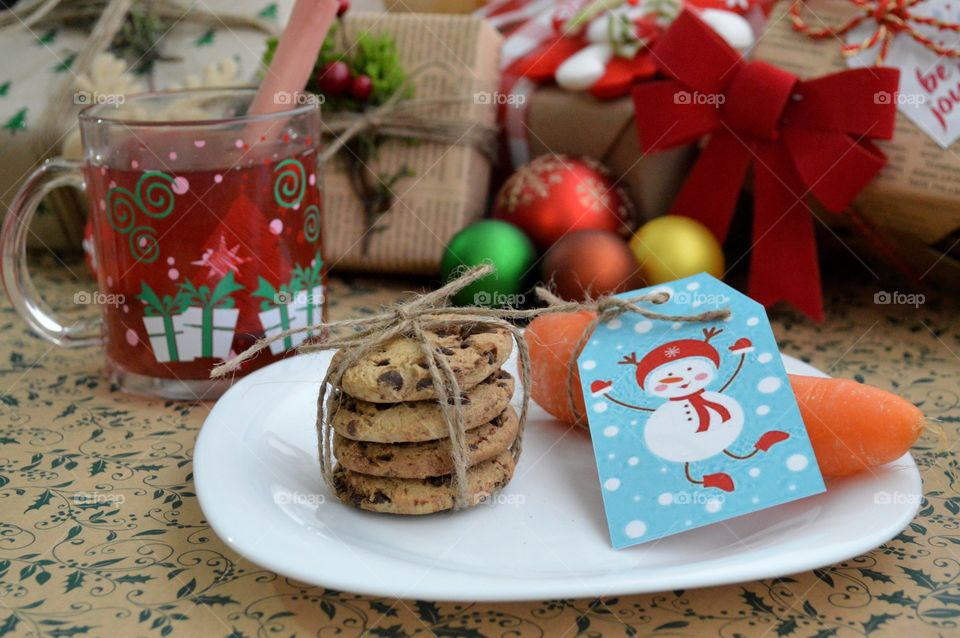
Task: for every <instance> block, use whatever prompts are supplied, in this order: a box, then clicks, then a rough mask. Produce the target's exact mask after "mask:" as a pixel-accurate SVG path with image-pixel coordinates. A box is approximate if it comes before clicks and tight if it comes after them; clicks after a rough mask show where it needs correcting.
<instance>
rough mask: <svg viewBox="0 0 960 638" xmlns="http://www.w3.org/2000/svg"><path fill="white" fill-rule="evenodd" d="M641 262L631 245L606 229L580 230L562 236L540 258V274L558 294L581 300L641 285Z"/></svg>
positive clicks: (568, 298)
mask: <svg viewBox="0 0 960 638" xmlns="http://www.w3.org/2000/svg"><path fill="white" fill-rule="evenodd" d="M639 271H640V265H639V264H638V263H637V260H636V259H635V258H634V256H633V252H632V251H631V250H630V246H629V245H628V244H627V242H626V240H624V239H623V238H622V237H620V235H618V234H616V233H613V232H610V231H609V230H580V231H577V232H574V233H570V234H569V235H565V236H564V237H563V238H562V239H560V241H558V242H557V243H556V244H554V245H553V247H552V248H550V250H548V251H547V254H546V255H545V256H544V258H543V276H544V279H545V280H546V281H548V282H551V281H552V282H553V285H554V287H555V290H556V293H557V295H559V296H560V297H562V298H564V299H567V300H568V301H583V300H585V299H586V298H588V297H589V298H593V299H595V298H597V297H599V296H601V295H609V294H616V293H618V292H626V291H627V290H633V289H634V288H639V287H640V286H642V280H641V278H640V276H639Z"/></svg>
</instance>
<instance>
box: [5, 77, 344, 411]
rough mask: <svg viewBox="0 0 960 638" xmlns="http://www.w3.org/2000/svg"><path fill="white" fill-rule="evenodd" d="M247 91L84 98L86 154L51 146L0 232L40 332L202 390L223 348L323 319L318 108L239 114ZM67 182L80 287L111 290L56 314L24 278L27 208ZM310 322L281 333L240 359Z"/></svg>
mask: <svg viewBox="0 0 960 638" xmlns="http://www.w3.org/2000/svg"><path fill="white" fill-rule="evenodd" d="M255 95H256V90H255V89H243V88H239V89H189V90H183V91H158V92H154V93H141V94H138V95H130V96H127V99H126V100H124V101H123V103H115V104H93V105H91V106H89V107H87V108H85V109H84V110H83V111H82V112H81V113H80V115H79V122H80V132H81V137H82V140H83V155H84V158H83V161H82V162H77V161H74V160H67V159H62V158H54V159H51V160H47V161H46V162H45V163H44V164H43V165H41V166H40V167H39V168H37V169H36V170H34V171H33V172H32V173H31V174H30V175H29V176H28V177H27V179H26V181H25V182H24V184H23V186H22V187H21V188H20V190H19V191H18V192H17V195H16V197H15V198H14V201H13V203H12V205H11V207H10V213H9V214H8V215H7V216H6V219H5V220H4V224H3V230H2V233H0V247H2V255H3V258H4V259H3V263H4V267H3V269H2V275H3V283H4V288H5V290H6V291H7V293H8V296H9V298H10V301H11V303H12V305H13V307H14V308H15V309H16V311H17V312H18V313H19V314H20V316H21V317H23V319H24V320H25V321H26V322H27V323H28V324H29V325H30V327H31V328H32V329H33V331H34V332H35V333H36V334H38V335H40V336H41V337H43V338H45V339H47V340H49V341H50V342H52V343H54V344H55V345H58V346H66V347H86V346H95V347H98V348H100V349H101V350H102V351H104V352H105V354H106V360H107V366H108V368H109V370H110V373H111V377H112V378H113V380H114V381H115V382H116V383H117V384H118V386H119V387H120V388H122V389H123V390H126V391H129V392H136V393H142V394H150V395H154V396H161V397H166V398H175V399H198V398H214V397H216V396H218V395H219V394H220V393H222V392H223V391H224V390H225V389H226V388H227V387H229V385H230V380H222V379H220V380H214V379H210V378H209V374H210V370H211V368H212V367H213V366H214V365H216V364H217V363H218V362H220V361H223V360H225V359H227V358H229V357H230V356H231V355H233V354H234V353H236V352H240V351H242V350H244V349H246V348H247V347H249V346H250V345H252V344H253V343H254V342H255V341H256V340H257V339H259V338H261V337H263V336H265V335H272V334H276V333H278V332H281V331H283V330H287V329H290V328H294V327H305V326H309V325H313V324H315V323H319V322H321V321H323V319H324V301H325V298H326V295H325V292H326V286H325V279H324V263H323V257H322V250H321V243H320V242H321V227H322V221H323V220H322V217H323V204H322V199H321V197H322V196H321V188H320V187H321V184H320V177H319V173H318V171H319V167H318V160H317V142H318V140H319V139H320V137H319V136H320V110H319V107H318V105H316V104H307V105H297V106H296V107H295V108H291V109H289V110H284V111H276V112H274V111H271V112H269V113H266V114H260V115H250V114H249V112H250V108H251V103H252V101H253V99H254V96H255ZM64 185H70V186H73V187H76V188H84V189H85V190H86V195H87V199H88V201H89V210H90V215H89V224H88V229H87V233H86V236H85V238H84V248H85V250H87V252H88V257H89V262H90V264H91V265H92V266H93V270H95V271H96V275H97V291H96V292H97V294H96V295H91V294H90V293H89V291H86V290H80V291H78V292H77V295H75V299H76V298H82V299H87V298H94V297H95V298H96V299H107V300H108V301H107V302H106V303H101V304H100V318H99V321H96V320H92V319H90V318H84V319H82V320H80V321H74V322H72V323H67V322H65V321H63V320H62V319H61V318H60V317H58V316H57V313H56V312H54V311H53V310H52V309H51V308H50V307H49V306H47V305H46V304H44V303H43V300H42V299H39V298H38V297H37V294H36V289H35V287H34V286H33V285H32V283H31V282H30V275H29V267H28V264H27V257H26V246H27V241H26V240H27V237H28V235H29V227H30V220H31V219H32V218H33V216H34V215H35V214H36V212H37V209H38V207H39V204H40V202H41V201H42V200H43V198H44V197H45V196H46V195H47V193H49V192H50V191H52V190H54V189H56V188H59V187H61V186H64ZM78 303H79V302H78ZM307 336H308V335H307V334H304V335H297V336H296V337H291V338H289V339H285V340H283V341H282V342H281V343H279V344H278V345H277V346H275V347H274V348H272V349H271V352H269V353H264V356H260V357H257V358H256V359H255V360H253V361H251V362H250V364H249V365H245V366H244V368H243V370H241V371H240V374H246V373H247V372H250V371H251V370H254V369H256V368H259V367H261V366H264V365H266V364H268V363H271V362H272V361H275V360H276V359H277V358H278V357H280V356H282V355H283V354H284V352H285V351H286V350H288V349H290V348H293V347H295V346H297V345H299V343H301V342H302V341H303V339H305V338H307Z"/></svg>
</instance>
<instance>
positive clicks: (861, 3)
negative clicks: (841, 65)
mask: <svg viewBox="0 0 960 638" xmlns="http://www.w3.org/2000/svg"><path fill="white" fill-rule="evenodd" d="M923 1H924V0H850V2H852V3H853V4H854V5H856V6H857V7H859V8H860V9H861V11H860V12H859V13H858V14H857V15H855V16H854V17H852V18H850V19H849V20H847V21H846V22H844V23H842V24H840V25H837V26H827V27H820V28H817V27H812V26H810V25H809V24H807V23H806V21H805V20H804V19H803V16H802V15H801V13H802V11H803V7H804V5H805V4H806V0H793V3H792V4H791V5H790V20H791V21H792V22H793V28H794V30H796V31H799V32H800V33H803V34H805V35H807V36H808V37H810V38H813V39H815V40H819V39H823V38H829V37H838V38H839V37H843V36H845V35H846V34H847V33H849V32H850V31H852V30H853V29H856V28H857V27H858V26H860V25H861V24H863V23H864V22H867V21H873V22H874V23H875V24H876V28H875V29H874V31H873V33H872V34H870V35H869V36H868V37H866V38H864V39H863V40H862V41H860V42H857V43H854V44H844V45H843V46H842V47H840V50H841V51H842V52H843V54H844V55H847V56H849V55H856V54H858V53H861V52H862V51H866V50H868V49H871V48H873V47H874V46H876V45H877V44H878V43H879V44H880V50H879V51H878V52H877V64H878V65H879V64H882V63H883V61H884V60H885V59H886V57H887V53H888V52H889V50H890V44H891V43H892V42H893V39H894V38H895V37H896V36H897V35H898V34H900V33H906V34H908V35H909V36H910V37H911V38H913V39H914V40H915V41H916V42H918V43H920V44H921V45H922V46H924V47H925V48H927V49H929V50H931V51H933V52H934V53H936V54H937V55H939V56H944V57H949V58H956V57H960V49H957V48H955V47H947V46H943V45H942V44H939V43H938V42H936V41H934V40H933V39H932V38H929V37H927V36H926V35H924V34H923V33H922V32H921V31H920V30H918V29H917V26H916V25H920V26H928V27H935V28H936V29H938V30H940V31H948V32H951V33H956V32H958V31H960V23H956V22H946V21H944V20H939V19H937V18H934V17H931V16H924V15H916V14H914V13H913V12H912V11H911V9H912V8H913V7H915V6H917V5H919V4H921V3H922V2H923Z"/></svg>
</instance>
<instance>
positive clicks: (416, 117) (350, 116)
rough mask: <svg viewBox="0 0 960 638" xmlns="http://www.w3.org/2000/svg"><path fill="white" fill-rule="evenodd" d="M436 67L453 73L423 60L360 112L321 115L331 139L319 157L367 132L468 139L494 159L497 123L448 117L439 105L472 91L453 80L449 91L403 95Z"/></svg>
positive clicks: (459, 101)
mask: <svg viewBox="0 0 960 638" xmlns="http://www.w3.org/2000/svg"><path fill="white" fill-rule="evenodd" d="M437 71H439V72H440V73H442V75H443V76H444V77H445V78H446V79H451V80H455V79H456V78H457V70H456V67H454V66H452V65H450V64H447V63H445V62H443V61H429V62H425V63H423V64H421V65H420V66H417V67H416V68H414V69H413V70H412V71H411V72H410V73H409V74H408V75H407V78H406V79H405V80H404V82H403V84H401V85H400V87H399V88H398V89H397V90H396V91H394V92H393V94H392V95H391V96H390V97H389V98H388V99H387V101H385V102H384V103H383V104H381V105H380V106H378V107H376V108H371V109H366V110H364V111H362V112H360V113H350V112H340V113H333V114H330V115H325V116H324V122H323V125H324V126H325V127H326V129H327V132H328V133H330V134H332V135H333V136H334V138H335V139H334V140H333V141H332V142H331V143H330V144H329V145H327V147H326V148H324V149H323V152H322V153H321V154H320V159H321V160H323V161H326V160H329V159H330V158H332V157H333V156H334V155H336V154H337V152H338V151H339V150H340V149H341V148H343V146H344V145H346V144H347V142H349V141H350V140H351V139H353V138H354V137H355V136H357V135H360V134H362V133H367V132H375V133H377V134H379V135H385V136H389V137H398V138H403V139H408V140H418V141H428V142H440V143H442V144H463V145H469V146H473V147H474V148H476V149H477V150H478V151H480V152H481V153H483V154H484V155H485V156H486V157H487V159H489V160H491V161H493V160H494V159H496V154H497V127H496V126H494V125H493V123H484V122H480V121H478V120H476V119H474V120H470V119H455V118H450V117H446V116H444V115H443V114H442V112H441V108H442V107H444V106H462V105H464V104H471V103H472V102H471V100H472V98H473V96H474V95H476V93H471V92H470V91H469V89H467V90H464V88H463V86H457V87H456V90H454V91H452V93H451V94H450V95H444V96H440V97H427V98H415V97H414V98H411V97H408V96H409V95H410V90H411V89H412V88H413V87H414V86H415V85H416V83H417V81H418V80H420V79H421V78H423V77H424V76H426V75H427V74H429V73H431V72H437ZM457 84H458V85H460V84H462V83H461V82H457Z"/></svg>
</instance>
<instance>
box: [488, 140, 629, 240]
mask: <svg viewBox="0 0 960 638" xmlns="http://www.w3.org/2000/svg"><path fill="white" fill-rule="evenodd" d="M493 216H494V217H495V218H496V219H502V220H504V221H507V222H510V223H511V224H514V225H516V226H518V227H519V228H520V229H521V230H523V231H524V232H526V233H527V235H529V236H530V238H531V239H532V240H533V243H534V244H536V246H537V248H539V249H540V250H546V249H547V248H549V247H550V246H552V245H553V244H554V243H555V242H556V241H557V240H558V239H560V238H561V237H563V236H564V235H566V234H567V233H570V232H573V231H577V230H606V231H610V232H613V233H617V234H622V235H624V236H625V237H627V236H629V234H630V229H631V227H632V220H633V206H632V205H631V203H630V200H629V199H628V197H627V195H626V193H624V192H623V190H622V189H620V188H617V187H616V186H614V183H613V180H612V179H611V178H610V173H609V172H608V171H607V169H606V168H604V167H603V165H602V164H600V163H599V162H597V161H596V160H593V159H590V158H588V157H571V156H567V155H542V156H540V157H538V158H537V159H535V160H533V161H532V162H530V163H529V164H527V165H525V166H522V167H520V168H519V169H517V172H515V173H514V174H513V175H511V176H510V179H508V180H507V181H506V183H505V184H504V185H503V188H501V189H500V192H499V193H498V194H497V199H496V201H495V203H494V206H493Z"/></svg>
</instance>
